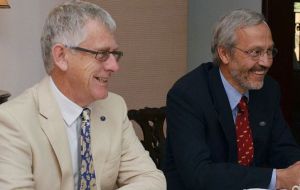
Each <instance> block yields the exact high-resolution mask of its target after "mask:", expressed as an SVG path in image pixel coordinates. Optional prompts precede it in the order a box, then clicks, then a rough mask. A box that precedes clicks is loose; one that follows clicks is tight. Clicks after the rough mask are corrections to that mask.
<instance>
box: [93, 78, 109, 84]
mask: <svg viewBox="0 0 300 190" xmlns="http://www.w3.org/2000/svg"><path fill="white" fill-rule="evenodd" d="M95 79H97V80H98V81H99V82H102V83H107V82H108V78H104V77H95Z"/></svg>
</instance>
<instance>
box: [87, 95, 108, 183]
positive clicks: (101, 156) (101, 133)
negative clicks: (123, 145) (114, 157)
mask: <svg viewBox="0 0 300 190" xmlns="http://www.w3.org/2000/svg"><path fill="white" fill-rule="evenodd" d="M89 108H90V109H91V139H92V140H91V143H92V145H91V146H92V154H93V159H94V160H97V162H94V168H95V172H96V178H97V179H96V180H97V185H99V184H100V183H101V180H100V176H99V175H100V174H101V173H102V170H103V166H104V164H105V161H106V158H107V156H108V153H109V150H110V140H109V139H110V135H112V132H111V131H110V130H111V128H110V127H109V126H112V125H113V123H112V121H111V117H110V115H109V114H108V113H107V112H106V111H105V110H107V109H106V108H103V106H102V105H101V103H100V105H99V101H98V104H97V106H96V104H92V105H91V106H89ZM103 172H105V171H103ZM97 174H98V176H97Z"/></svg>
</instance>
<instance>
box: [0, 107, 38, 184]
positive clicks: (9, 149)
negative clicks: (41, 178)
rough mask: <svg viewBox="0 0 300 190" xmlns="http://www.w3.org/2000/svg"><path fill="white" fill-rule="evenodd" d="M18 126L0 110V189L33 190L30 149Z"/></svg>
mask: <svg viewBox="0 0 300 190" xmlns="http://www.w3.org/2000/svg"><path fill="white" fill-rule="evenodd" d="M18 125H19V124H18V123H17V122H16V121H15V120H14V119H13V118H12V117H11V115H9V113H7V112H5V111H4V110H3V109H0V188H1V189H6V190H9V189H26V190H31V189H32V190H33V189H34V182H33V175H32V168H31V163H32V162H31V160H32V157H31V149H30V146H29V143H28V142H27V141H26V139H25V137H24V135H22V131H21V130H20V129H19V128H18Z"/></svg>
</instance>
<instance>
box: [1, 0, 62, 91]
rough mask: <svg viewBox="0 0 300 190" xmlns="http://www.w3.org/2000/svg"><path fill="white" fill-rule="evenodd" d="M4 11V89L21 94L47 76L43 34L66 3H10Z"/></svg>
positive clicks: (40, 0) (31, 0)
mask: <svg viewBox="0 0 300 190" xmlns="http://www.w3.org/2000/svg"><path fill="white" fill-rule="evenodd" d="M8 2H9V4H10V5H11V9H0V89H1V90H6V91H9V92H10V93H11V94H12V96H16V95H18V94H20V93H21V92H22V91H24V89H26V88H28V87H30V86H32V85H33V84H34V83H36V82H37V81H39V80H40V79H41V78H42V77H43V76H44V75H45V71H44V66H43V62H42V57H41V51H40V44H39V39H40V34H41V31H42V27H43V23H44V20H45V18H46V16H47V14H48V12H49V10H50V9H52V8H53V7H54V6H55V5H56V4H57V3H58V2H62V0H8Z"/></svg>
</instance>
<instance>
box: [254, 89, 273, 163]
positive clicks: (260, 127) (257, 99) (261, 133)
mask: <svg viewBox="0 0 300 190" xmlns="http://www.w3.org/2000/svg"><path fill="white" fill-rule="evenodd" d="M249 96H250V98H249V118H250V128H251V131H252V137H253V142H254V149H255V151H256V152H255V153H254V159H255V155H257V153H258V152H259V151H260V147H262V146H261V145H260V144H264V143H266V142H264V141H265V140H266V137H265V134H268V128H269V122H270V121H268V117H267V116H268V113H270V110H268V106H266V103H265V102H264V100H266V99H265V98H263V94H261V93H260V91H257V90H251V91H250V92H249Z"/></svg>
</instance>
